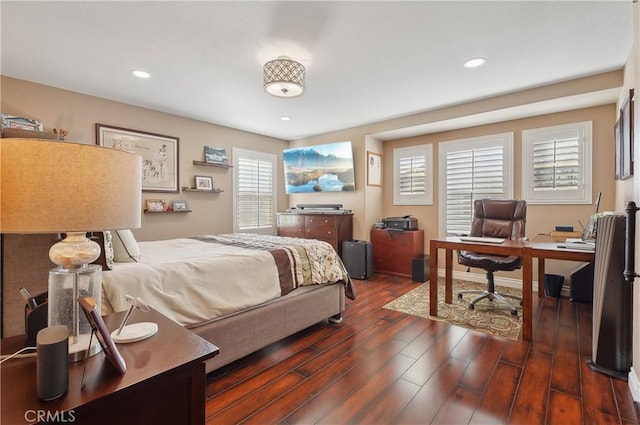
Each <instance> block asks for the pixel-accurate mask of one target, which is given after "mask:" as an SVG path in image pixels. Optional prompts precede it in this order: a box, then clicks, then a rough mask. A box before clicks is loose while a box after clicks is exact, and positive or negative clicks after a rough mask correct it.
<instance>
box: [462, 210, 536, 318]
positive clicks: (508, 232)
mask: <svg viewBox="0 0 640 425" xmlns="http://www.w3.org/2000/svg"><path fill="white" fill-rule="evenodd" d="M473 209H474V214H473V222H472V225H471V233H470V234H469V236H486V237H493V238H504V239H513V240H516V239H522V238H524V237H525V236H524V230H525V223H526V217H527V203H526V201H519V200H503V199H480V200H476V201H474V203H473ZM458 263H460V264H463V265H465V266H468V267H477V268H481V269H484V270H486V272H487V289H486V290H484V291H460V292H459V293H458V298H462V296H463V294H470V293H475V294H479V296H477V297H476V298H474V299H473V300H472V301H471V302H469V308H470V309H473V308H474V307H475V304H476V303H477V302H478V301H480V300H483V299H485V298H488V299H489V300H490V301H500V302H502V303H504V304H506V305H507V306H508V307H509V309H510V310H511V314H512V315H514V316H517V315H518V310H517V309H516V307H515V306H514V305H513V304H511V303H510V302H509V301H508V300H507V299H506V298H511V299H515V300H516V301H518V302H519V304H522V299H521V298H519V297H516V296H514V295H510V294H501V293H498V292H495V284H494V281H493V273H494V272H496V271H499V270H502V271H513V270H516V269H519V268H520V267H521V266H522V259H521V258H520V257H516V256H513V255H510V256H508V257H503V256H498V255H490V254H480V253H476V252H473V251H458Z"/></svg>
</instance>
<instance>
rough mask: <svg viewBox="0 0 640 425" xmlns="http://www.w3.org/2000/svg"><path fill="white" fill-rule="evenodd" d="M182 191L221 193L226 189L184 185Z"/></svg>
mask: <svg viewBox="0 0 640 425" xmlns="http://www.w3.org/2000/svg"><path fill="white" fill-rule="evenodd" d="M182 191H183V192H203V193H220V192H224V190H222V189H211V190H204V189H196V188H193V187H183V188H182Z"/></svg>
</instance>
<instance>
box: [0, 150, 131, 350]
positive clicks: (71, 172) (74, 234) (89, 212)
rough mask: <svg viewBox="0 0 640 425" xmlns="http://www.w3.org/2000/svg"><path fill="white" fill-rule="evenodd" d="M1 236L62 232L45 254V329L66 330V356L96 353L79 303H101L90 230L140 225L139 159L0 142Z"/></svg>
mask: <svg viewBox="0 0 640 425" xmlns="http://www.w3.org/2000/svg"><path fill="white" fill-rule="evenodd" d="M0 167H1V168H0V169H1V171H0V175H1V177H2V180H1V182H0V232H2V233H65V234H66V237H65V239H63V240H62V241H60V242H58V243H56V244H55V245H53V246H52V247H51V248H50V250H49V258H50V259H51V261H52V262H53V263H55V264H57V265H58V267H57V268H55V269H53V270H51V271H50V272H49V290H48V302H47V304H48V306H47V309H48V316H47V317H48V325H49V326H55V325H65V326H67V328H68V330H69V358H70V360H72V361H76V360H81V359H82V358H84V357H85V356H86V355H92V354H95V353H96V352H98V351H99V350H100V346H99V344H97V343H95V344H92V341H93V342H96V339H95V338H92V337H91V335H92V329H91V325H90V324H89V322H88V320H87V319H86V317H83V316H82V315H81V314H80V312H79V307H78V298H79V297H81V296H91V297H92V298H94V299H97V300H98V304H99V303H100V299H101V292H102V289H101V288H102V274H101V272H102V269H101V267H100V266H98V265H95V264H89V263H92V262H93V261H95V260H96V259H97V258H98V257H99V255H100V249H101V248H100V246H99V245H98V244H97V243H95V242H94V241H92V240H89V239H87V237H86V233H87V232H89V231H103V230H117V229H128V228H136V227H140V222H141V202H140V198H141V185H142V159H141V158H140V157H139V156H138V155H135V154H132V153H129V152H124V151H120V150H116V149H110V148H104V147H101V146H96V145H86V144H80V143H70V142H58V141H51V140H36V139H0Z"/></svg>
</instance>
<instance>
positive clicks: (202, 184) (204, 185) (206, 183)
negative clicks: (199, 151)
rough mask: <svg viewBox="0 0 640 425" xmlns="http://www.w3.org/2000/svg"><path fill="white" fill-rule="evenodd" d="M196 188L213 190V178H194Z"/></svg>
mask: <svg viewBox="0 0 640 425" xmlns="http://www.w3.org/2000/svg"><path fill="white" fill-rule="evenodd" d="M194 179H195V187H196V189H198V190H213V177H211V176H194Z"/></svg>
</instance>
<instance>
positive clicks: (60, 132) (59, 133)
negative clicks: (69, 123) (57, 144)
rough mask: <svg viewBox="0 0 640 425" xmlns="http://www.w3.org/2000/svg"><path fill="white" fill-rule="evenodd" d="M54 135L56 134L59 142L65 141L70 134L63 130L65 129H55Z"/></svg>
mask: <svg viewBox="0 0 640 425" xmlns="http://www.w3.org/2000/svg"><path fill="white" fill-rule="evenodd" d="M53 134H55V135H56V136H57V137H58V140H62V141H64V138H65V137H67V135H68V134H69V132H68V131H67V130H63V129H60V130H58V129H57V128H54V129H53Z"/></svg>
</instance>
